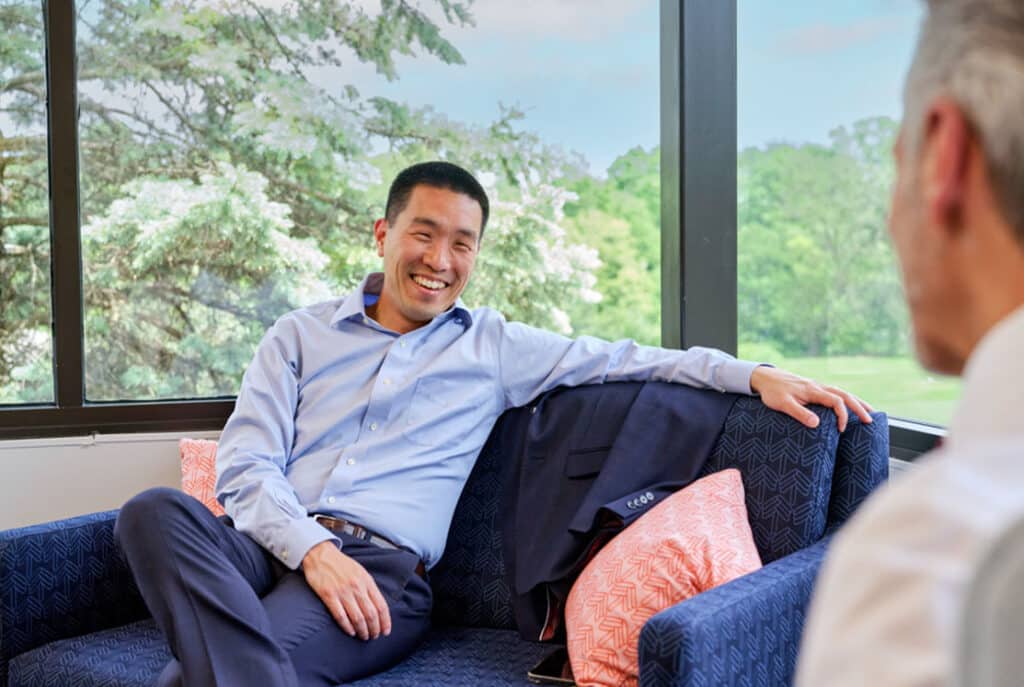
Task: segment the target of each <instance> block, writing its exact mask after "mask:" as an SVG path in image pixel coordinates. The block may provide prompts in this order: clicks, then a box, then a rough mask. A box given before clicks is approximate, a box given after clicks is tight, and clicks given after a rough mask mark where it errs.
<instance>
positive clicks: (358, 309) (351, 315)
mask: <svg viewBox="0 0 1024 687" xmlns="http://www.w3.org/2000/svg"><path fill="white" fill-rule="evenodd" d="M383 286H384V273H383V272H371V273H370V274H368V275H366V277H364V278H363V281H362V282H361V283H360V284H359V287H358V288H357V289H356V290H355V291H353V292H352V293H350V294H349V295H348V296H346V297H345V300H344V301H342V303H341V305H340V306H338V309H337V310H335V311H334V317H332V318H331V326H332V327H333V326H334V325H336V324H338V323H339V322H342V321H344V320H351V319H359V320H362V318H363V317H364V316H365V315H366V297H367V296H379V295H380V290H381V288H382V287H383ZM450 319H456V320H457V321H458V322H459V323H460V324H462V326H463V327H465V328H466V329H469V327H470V326H471V325H472V324H473V315H472V313H470V311H469V309H468V308H466V305H465V303H463V302H462V299H461V298H456V299H455V304H454V305H453V306H452V307H450V308H448V309H447V310H445V311H444V312H443V313H441V314H440V315H438V316H437V317H435V318H434V319H433V322H446V321H448V320H450Z"/></svg>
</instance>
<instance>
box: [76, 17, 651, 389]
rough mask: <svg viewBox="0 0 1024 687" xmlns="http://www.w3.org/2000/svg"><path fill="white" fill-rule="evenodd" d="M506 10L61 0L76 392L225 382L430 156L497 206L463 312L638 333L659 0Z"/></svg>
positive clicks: (642, 332)
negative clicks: (72, 135)
mask: <svg viewBox="0 0 1024 687" xmlns="http://www.w3.org/2000/svg"><path fill="white" fill-rule="evenodd" d="M526 5H527V7H524V6H523V5H522V4H520V3H507V2H504V1H501V0H487V1H480V2H476V3H470V2H451V1H449V0H444V1H443V2H442V1H441V0H437V1H436V2H423V3H419V4H418V5H416V7H415V8H414V7H413V6H412V5H410V4H408V3H379V2H372V1H371V2H366V1H364V0H360V1H352V2H342V1H339V0H321V1H319V2H315V3H304V2H299V3H282V2H278V1H277V0H262V1H260V2H251V1H248V0H225V1H223V2H217V3H210V2H206V1H200V0H195V1H177V2H174V1H172V2H166V3H159V4H158V3H141V4H139V3H134V4H131V3H129V4H127V5H126V4H123V3H112V2H104V0H92V1H91V2H88V3H86V4H83V5H81V6H80V8H79V21H80V26H79V46H78V49H79V65H80V81H79V87H80V91H81V101H82V119H81V139H82V141H83V147H82V192H83V208H82V210H83V224H84V226H83V260H84V263H85V293H86V303H85V306H86V391H87V396H88V397H89V398H90V399H91V400H105V399H125V398H130V399H145V398H171V397H191V396H207V395H218V394H233V393H234V392H235V391H236V389H237V386H238V383H239V380H240V377H241V374H242V372H243V370H244V368H245V366H246V364H247V363H248V360H249V358H250V356H251V353H252V350H253V347H254V346H255V344H256V343H257V341H258V340H259V338H260V336H261V334H262V332H263V331H264V330H265V329H266V328H267V327H268V326H269V325H270V324H271V323H272V322H273V321H274V319H275V318H276V317H278V316H279V315H281V314H282V313H284V312H285V311H287V310H289V309H292V308H295V307H298V306H302V305H307V304H310V303H313V302H316V301H317V300H322V299H326V298H329V297H332V296H334V295H338V294H341V293H344V292H346V291H347V290H349V289H351V288H352V287H353V286H355V285H356V284H357V283H358V282H359V281H360V279H361V278H362V277H363V276H364V274H365V273H366V272H367V271H371V270H374V269H377V268H378V266H379V259H378V258H377V257H376V254H375V252H374V251H373V243H372V240H371V239H372V235H371V226H372V222H373V220H374V219H375V218H376V217H378V216H379V215H380V214H382V209H383V208H382V206H383V203H384V200H385V196H386V192H387V186H388V184H389V183H390V181H391V179H392V178H393V176H394V175H395V173H396V172H397V171H398V170H399V169H401V168H402V167H404V166H406V165H408V164H411V163H413V162H417V161H421V160H423V159H431V158H438V157H442V158H445V159H449V160H451V161H453V162H456V163H459V164H462V165H464V166H465V167H467V168H468V169H470V170H471V171H473V172H475V173H476V174H478V176H479V177H480V178H481V180H482V181H483V182H484V183H485V185H486V186H488V187H489V189H490V192H491V194H492V197H493V199H494V200H495V202H494V210H493V214H492V220H491V224H490V225H489V226H488V231H487V234H486V236H485V239H484V246H483V252H482V254H481V258H480V261H479V262H478V267H477V272H476V274H475V275H474V279H473V282H472V284H471V286H470V289H469V290H468V291H467V292H466V294H465V300H466V301H467V303H468V304H470V305H471V306H475V305H484V304H486V305H491V306H494V307H497V308H499V309H500V310H502V311H503V312H504V313H505V314H506V316H508V317H510V318H513V319H518V320H523V321H526V322H530V323H533V324H536V325H540V326H544V327H550V328H554V329H558V330H561V331H564V332H565V333H582V332H587V333H593V334H598V335H602V336H605V337H609V338H611V337H621V336H632V337H635V338H638V339H640V340H642V341H646V342H649V343H656V342H657V341H658V339H659V332H660V324H659V294H658V286H659V271H658V270H659V255H658V251H659V240H658V227H659V223H660V222H659V189H658V183H659V172H658V169H659V159H658V151H657V149H656V147H655V146H656V144H657V141H658V139H657V137H658V120H657V117H658V47H657V46H658V41H657V34H658V3H657V1H656V0H637V1H632V2H622V3H620V2H602V3H594V4H588V9H587V11H586V12H580V11H579V3H578V2H577V1H573V0H560V1H558V2H543V3H542V2H539V1H533V2H528V3H526ZM382 27H388V30H383V29H382ZM510 55H515V56H517V57H516V59H509V56H510Z"/></svg>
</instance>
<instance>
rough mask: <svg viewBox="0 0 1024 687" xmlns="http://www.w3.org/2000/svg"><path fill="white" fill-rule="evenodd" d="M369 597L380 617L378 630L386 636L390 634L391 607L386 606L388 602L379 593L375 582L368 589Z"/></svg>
mask: <svg viewBox="0 0 1024 687" xmlns="http://www.w3.org/2000/svg"><path fill="white" fill-rule="evenodd" d="M370 599H371V600H372V601H373V604H374V605H375V606H376V607H377V615H378V616H379V617H380V631H381V632H383V633H384V636H385V637H387V636H388V635H390V634H391V609H390V608H388V602H387V601H385V599H384V595H383V594H381V593H380V589H378V588H377V584H376V583H374V584H373V589H371V590H370Z"/></svg>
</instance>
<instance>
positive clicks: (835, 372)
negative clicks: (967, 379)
mask: <svg viewBox="0 0 1024 687" xmlns="http://www.w3.org/2000/svg"><path fill="white" fill-rule="evenodd" d="M920 18H921V6H920V3H913V2H912V3H877V2H876V3H865V2H859V1H858V0H841V1H837V2H829V3H820V2H810V1H809V0H802V1H800V2H792V3H783V4H779V3H775V2H765V1H764V0H741V1H740V3H739V5H738V21H739V27H738V28H739V37H738V38H739V56H738V60H739V65H738V67H739V74H738V76H739V85H738V88H739V145H738V148H739V160H738V164H739V169H738V175H739V188H738V194H739V198H738V202H739V237H738V244H739V245H738V251H739V254H738V275H737V276H738V281H739V303H738V306H739V339H740V354H741V355H742V356H744V357H751V358H757V359H764V360H771V361H778V362H779V363H780V364H783V365H785V366H786V367H788V368H790V369H792V370H794V371H796V372H799V373H801V374H805V375H809V376H812V377H815V378H817V379H822V380H828V381H829V382H831V383H834V384H837V385H840V386H843V387H844V388H846V389H848V390H850V391H852V392H854V393H856V394H858V395H860V396H861V397H863V398H864V399H866V400H867V401H869V402H870V403H871V404H872V405H874V406H875V407H876V408H879V409H880V410H884V411H886V412H887V413H889V414H890V415H891V416H897V417H903V418H908V419H914V420H921V421H925V422H930V423H935V424H946V423H948V421H949V419H950V417H951V415H952V411H953V406H954V403H955V399H956V398H957V395H958V382H957V381H955V380H953V379H949V378H943V377H939V376H937V375H934V374H932V373H929V372H926V371H924V370H923V369H922V368H921V367H920V366H919V365H918V363H917V361H916V360H915V359H914V357H913V352H912V344H911V339H910V325H909V319H908V315H907V310H906V307H905V305H904V302H903V294H902V291H901V285H900V278H899V269H898V265H897V263H896V260H895V257H894V253H893V250H892V247H891V245H890V242H889V237H888V231H887V228H886V223H887V217H888V206H889V187H890V184H891V182H892V179H893V173H894V167H893V162H892V155H891V148H892V144H893V142H894V138H895V135H896V131H897V128H898V126H899V117H900V112H901V109H902V95H901V87H902V81H903V77H904V75H905V73H906V70H907V68H908V67H909V65H910V59H911V53H912V50H913V45H914V40H915V38H916V35H917V26H918V23H919V21H920Z"/></svg>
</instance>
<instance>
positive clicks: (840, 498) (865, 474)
mask: <svg viewBox="0 0 1024 687" xmlns="http://www.w3.org/2000/svg"><path fill="white" fill-rule="evenodd" d="M871 420H872V422H871V424H865V423H863V422H861V421H860V419H859V418H858V417H857V416H856V415H854V414H853V413H850V420H849V422H848V423H847V425H846V431H845V432H843V433H842V435H840V437H839V448H838V449H837V450H836V470H835V474H834V475H833V476H832V501H831V503H830V504H829V507H828V526H829V529H832V528H835V527H838V526H839V525H842V524H843V523H844V522H846V521H847V520H848V519H849V518H850V516H851V515H853V512H854V511H855V510H857V508H858V507H859V506H860V504H861V503H863V501H864V499H866V498H867V497H868V494H870V493H871V492H872V491H874V490H875V488H876V487H878V486H879V485H880V484H882V482H884V481H885V480H886V479H888V478H889V418H888V417H886V415H885V413H872V414H871Z"/></svg>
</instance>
